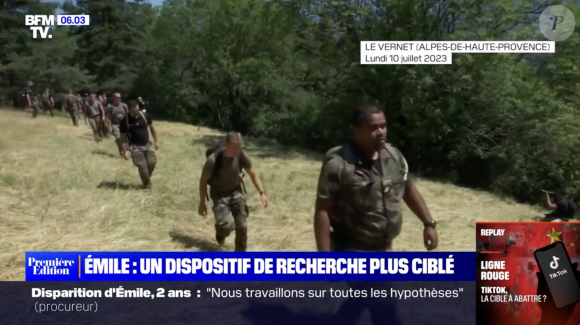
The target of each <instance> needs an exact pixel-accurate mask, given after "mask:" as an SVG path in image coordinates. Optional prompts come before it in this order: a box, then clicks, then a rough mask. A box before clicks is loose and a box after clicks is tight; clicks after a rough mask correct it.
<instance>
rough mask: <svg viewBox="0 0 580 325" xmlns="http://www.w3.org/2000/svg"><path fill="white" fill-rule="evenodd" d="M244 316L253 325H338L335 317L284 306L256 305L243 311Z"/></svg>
mask: <svg viewBox="0 0 580 325" xmlns="http://www.w3.org/2000/svg"><path fill="white" fill-rule="evenodd" d="M241 314H242V316H243V317H244V318H246V319H247V320H249V321H250V322H252V324H253V325H270V324H278V325H283V324H288V325H295V324H301V325H310V324H312V325H314V324H318V325H330V324H337V322H336V320H335V318H334V317H333V315H328V314H315V313H313V312H305V311H292V310H291V309H290V308H288V307H286V306H283V305H270V304H264V303H254V304H251V305H250V306H248V308H247V309H246V310H244V311H242V313H241Z"/></svg>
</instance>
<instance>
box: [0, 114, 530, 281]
mask: <svg viewBox="0 0 580 325" xmlns="http://www.w3.org/2000/svg"><path fill="white" fill-rule="evenodd" d="M156 124H157V127H158V130H159V135H160V150H159V151H158V161H159V163H158V165H157V169H156V170H155V174H154V176H153V184H154V189H153V192H152V193H151V194H149V193H148V192H145V191H140V190H136V189H132V188H131V186H132V185H139V177H138V175H137V171H136V169H135V167H134V166H133V165H132V163H131V162H128V161H125V160H122V159H121V158H119V157H118V156H117V154H116V148H115V145H114V143H113V140H112V139H108V140H107V141H105V142H103V143H101V144H97V143H95V142H94V141H93V140H92V137H91V131H90V128H89V127H88V126H87V125H84V124H81V126H80V127H78V128H75V127H73V126H72V125H71V123H70V121H69V120H68V119H65V118H61V117H57V118H53V119H51V118H48V117H45V116H43V115H41V116H39V118H38V119H36V120H34V119H31V118H30V115H29V114H24V113H21V112H14V111H6V110H1V111H0V216H1V218H2V222H1V223H0V232H1V234H2V235H1V238H2V240H1V241H0V280H23V279H24V272H23V270H24V252H25V251H34V250H36V251H43V250H49V251H58V250H65V251H66V250H79V251H143V250H149V251H153V250H155V251H183V250H190V251H195V250H219V247H218V246H217V245H216V244H215V240H214V239H213V238H214V228H213V221H212V217H211V216H210V217H207V218H203V217H200V216H199V215H198V214H197V204H198V193H197V192H198V191H197V186H198V185H197V184H198V179H199V174H200V171H201V167H202V164H203V162H204V159H205V150H206V148H207V147H208V146H209V145H211V144H214V143H216V142H217V141H219V140H220V139H221V135H220V133H219V132H216V131H212V130H209V129H204V128H198V127H195V126H191V125H185V124H175V123H166V122H156ZM246 148H247V150H248V152H249V154H250V155H251V157H252V158H253V160H254V163H255V165H256V166H257V168H258V170H259V172H260V174H261V177H262V181H263V183H264V185H265V187H266V189H267V191H268V194H269V198H270V202H271V206H270V207H269V208H267V209H263V208H261V207H260V204H259V198H258V196H257V194H256V191H255V190H254V188H253V187H252V185H251V184H249V180H247V181H246V183H247V184H246V187H247V189H248V202H249V205H250V209H251V213H250V218H249V220H248V223H249V244H248V245H249V247H248V249H249V250H250V251H310V250H314V249H315V244H314V238H313V234H312V216H313V203H314V195H315V188H316V182H317V178H318V172H319V168H320V156H319V155H313V154H310V153H307V152H301V151H297V150H294V149H290V148H285V147H281V146H278V145H276V144H272V143H269V144H268V143H264V142H263V141H252V140H247V141H246ZM111 183H113V185H114V184H115V183H117V184H118V186H116V187H115V186H112V187H111V186H108V185H110V184H111ZM103 184H104V185H103ZM417 185H418V187H419V189H420V191H421V192H422V193H423V195H424V196H425V199H426V201H427V203H428V205H429V207H430V209H431V211H432V214H433V216H434V218H435V219H437V220H438V222H439V236H440V237H439V238H440V239H439V240H440V245H439V250H443V251H469V250H473V248H474V246H475V240H474V236H473V235H474V229H475V224H474V222H475V221H501V220H503V221H517V220H529V219H530V218H531V217H532V216H534V215H538V214H539V212H538V211H537V210H535V209H534V208H532V207H528V206H525V205H519V204H515V203H512V202H505V201H502V200H499V199H497V198H495V197H494V196H492V195H490V194H486V193H480V192H476V191H473V190H468V189H463V188H459V187H455V186H451V185H445V184H438V183H433V182H429V181H423V180H418V181H417ZM232 245H233V238H228V240H227V242H226V247H225V249H227V250H232V249H233V247H232ZM394 248H395V249H396V250H408V251H410V250H419V251H422V250H424V247H423V240H422V226H421V224H420V222H419V221H418V220H417V219H416V218H415V217H414V216H413V215H412V214H411V213H410V212H409V211H408V209H406V210H405V221H404V225H403V231H402V233H401V235H400V237H399V238H398V239H397V240H396V241H395V244H394Z"/></svg>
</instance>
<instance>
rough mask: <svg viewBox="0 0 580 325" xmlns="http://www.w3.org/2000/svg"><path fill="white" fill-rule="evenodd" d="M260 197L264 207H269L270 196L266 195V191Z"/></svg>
mask: <svg viewBox="0 0 580 325" xmlns="http://www.w3.org/2000/svg"><path fill="white" fill-rule="evenodd" d="M260 199H261V200H262V205H263V206H264V208H267V207H268V197H267V196H266V193H262V194H261V195H260Z"/></svg>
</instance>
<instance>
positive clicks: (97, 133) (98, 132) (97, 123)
mask: <svg viewBox="0 0 580 325" xmlns="http://www.w3.org/2000/svg"><path fill="white" fill-rule="evenodd" d="M87 120H88V121H89V125H90V126H91V130H93V137H94V138H95V141H97V142H101V140H102V139H103V129H102V128H101V117H100V116H95V117H88V118H87Z"/></svg>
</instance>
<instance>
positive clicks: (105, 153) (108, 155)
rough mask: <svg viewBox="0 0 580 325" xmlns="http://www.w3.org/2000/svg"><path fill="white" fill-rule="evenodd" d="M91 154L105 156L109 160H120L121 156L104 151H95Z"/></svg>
mask: <svg viewBox="0 0 580 325" xmlns="http://www.w3.org/2000/svg"><path fill="white" fill-rule="evenodd" d="M91 153H92V154H93V155H99V156H105V157H109V158H119V156H116V155H113V154H112V153H108V152H105V151H103V150H93V151H92V152H91Z"/></svg>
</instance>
